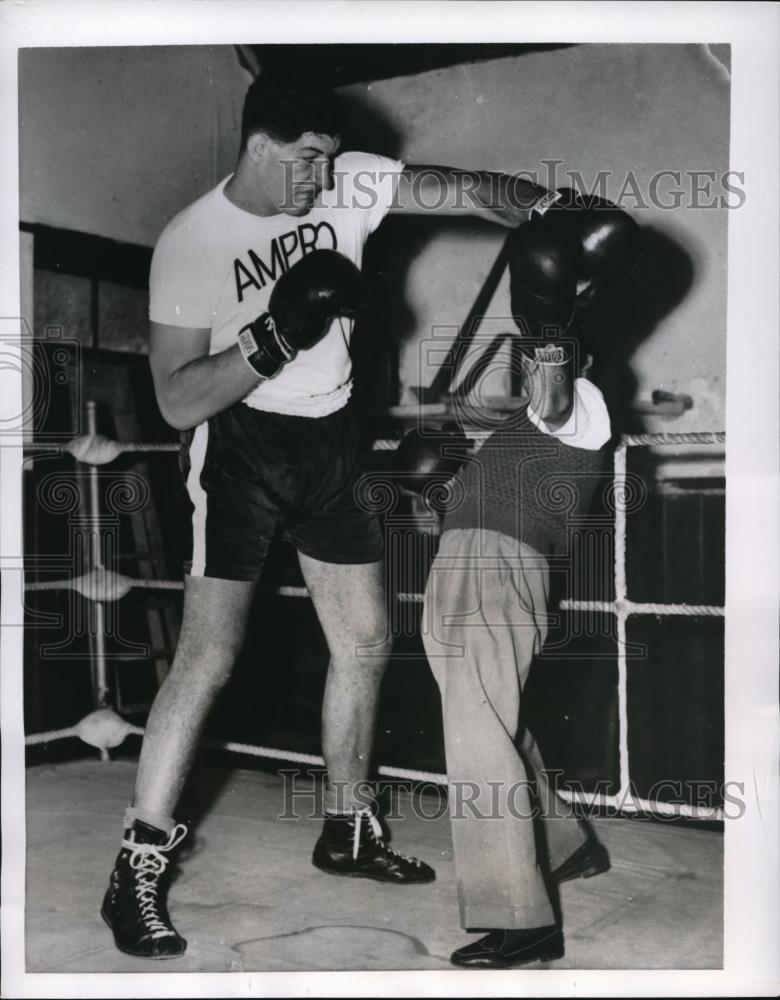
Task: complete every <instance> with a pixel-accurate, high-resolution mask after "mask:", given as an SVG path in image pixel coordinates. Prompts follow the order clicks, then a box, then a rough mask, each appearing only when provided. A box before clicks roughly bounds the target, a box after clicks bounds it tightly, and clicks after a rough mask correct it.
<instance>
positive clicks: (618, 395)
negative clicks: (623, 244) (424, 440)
mask: <svg viewBox="0 0 780 1000" xmlns="http://www.w3.org/2000/svg"><path fill="white" fill-rule="evenodd" d="M341 96H342V100H343V103H344V110H345V118H346V122H347V125H346V127H345V130H344V136H343V143H342V148H343V149H345V150H346V149H353V150H354V149H359V150H363V151H365V152H371V153H378V154H381V155H384V156H390V157H395V158H397V157H398V156H399V155H400V152H401V147H402V140H403V136H402V133H401V132H400V131H399V129H398V128H397V127H396V126H395V124H394V123H393V122H391V121H390V120H389V119H388V118H387V117H386V116H384V115H382V114H381V113H379V112H378V111H377V109H376V107H374V106H372V105H370V104H369V103H368V102H367V101H365V100H362V99H361V98H360V97H359V96H357V95H355V94H354V93H350V94H342V95H341ZM443 231H446V232H447V234H448V236H450V237H455V238H456V239H458V240H460V239H462V240H463V242H464V244H467V243H468V241H469V240H472V239H474V238H475V237H478V238H486V239H494V238H495V240H496V251H495V252H496V254H498V252H499V250H500V248H501V240H500V239H499V238H498V237H497V235H496V227H495V226H494V225H492V224H490V223H487V222H482V221H481V220H479V219H476V218H461V219H457V218H443V217H438V218H436V217H428V218H425V217H413V216H412V217H408V218H399V217H393V216H390V217H389V218H387V219H385V221H384V222H383V223H382V225H381V227H380V228H379V229H378V230H377V232H376V233H375V234H374V235H373V236H372V237H371V238H370V239H369V241H368V244H367V246H366V249H365V254H364V259H363V272H364V275H365V277H366V280H367V282H368V285H369V289H370V292H371V295H370V303H369V306H368V308H367V310H366V311H365V313H364V314H363V315H362V316H361V318H360V320H359V324H358V328H357V330H356V336H355V339H354V340H353V350H354V363H355V372H356V380H355V381H356V402H357V404H358V405H365V406H367V408H368V409H370V410H373V411H376V410H377V409H381V408H383V407H386V406H389V405H392V404H394V403H397V402H398V400H399V398H400V395H401V386H400V381H399V367H400V350H401V347H402V346H403V345H404V344H405V343H406V342H408V341H409V340H412V339H414V338H415V337H416V336H417V335H418V333H419V322H418V318H417V316H416V315H415V313H414V311H413V309H412V307H411V305H410V303H409V302H408V301H407V300H406V299H405V297H404V295H403V291H402V290H403V289H404V288H406V287H407V285H408V277H409V274H410V272H411V270H412V268H413V267H414V263H415V260H416V259H417V258H418V257H419V255H421V254H422V252H423V251H424V250H425V248H426V247H427V246H428V244H429V243H430V242H431V241H432V240H433V239H435V238H436V236H437V235H439V234H440V233H442V232H443ZM694 276H695V271H694V263H693V258H692V257H691V255H690V254H689V253H688V251H687V250H686V249H685V248H684V247H683V246H682V245H681V244H680V243H678V242H676V241H675V240H674V239H672V238H671V237H670V236H668V235H667V234H666V233H664V232H663V231H662V230H660V229H658V228H656V227H655V226H643V227H642V256H641V258H640V260H639V261H638V263H637V265H636V267H635V268H634V270H633V271H632V272H631V274H629V276H628V277H627V278H626V280H625V281H624V282H623V283H622V284H621V285H620V286H619V287H618V288H616V289H615V290H614V291H613V292H611V293H610V294H609V295H608V296H607V297H606V298H605V300H604V301H603V302H602V303H601V304H600V305H599V306H598V307H597V308H596V309H595V310H594V312H593V314H592V316H591V317H590V318H589V321H588V323H587V327H586V332H587V335H588V338H589V340H590V341H591V343H592V346H593V348H594V351H595V365H594V368H593V371H592V377H593V379H594V381H595V382H596V383H597V384H598V385H599V386H600V387H601V389H602V391H603V392H604V395H605V398H606V400H607V404H608V406H609V409H610V412H611V413H612V415H613V421H614V424H615V431H616V432H617V433H632V432H640V431H643V430H644V429H645V426H644V421H643V416H642V414H640V413H637V412H635V411H632V402H633V401H634V399H635V396H636V391H637V384H638V383H637V378H636V376H635V375H634V373H633V371H632V369H631V365H630V360H631V357H632V355H633V354H634V352H635V350H636V349H637V347H638V346H639V344H641V343H642V342H643V341H645V340H647V339H648V338H650V337H651V336H652V335H653V333H654V331H655V330H656V328H657V326H658V324H659V323H660V322H661V320H663V319H664V317H666V316H668V315H669V314H670V313H672V312H673V311H674V310H675V309H676V308H677V307H678V306H679V305H680V304H681V303H682V302H683V301H684V299H685V297H686V295H687V294H688V292H689V291H690V289H691V287H692V285H693V281H694ZM462 318H463V319H465V315H464V317H462Z"/></svg>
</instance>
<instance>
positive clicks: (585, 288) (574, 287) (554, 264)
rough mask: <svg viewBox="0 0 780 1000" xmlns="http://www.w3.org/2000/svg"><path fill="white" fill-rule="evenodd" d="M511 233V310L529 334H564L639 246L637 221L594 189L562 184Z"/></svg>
mask: <svg viewBox="0 0 780 1000" xmlns="http://www.w3.org/2000/svg"><path fill="white" fill-rule="evenodd" d="M554 194H555V195H557V198H555V200H553V193H550V195H547V196H545V198H544V199H543V200H542V201H541V202H540V207H539V208H538V209H536V210H535V209H532V210H531V213H530V217H529V221H528V223H527V224H525V225H523V226H520V227H519V228H518V229H516V230H514V231H513V232H512V233H511V234H510V237H509V281H510V296H511V303H512V315H513V317H514V319H515V322H516V323H517V325H518V327H519V328H520V330H521V333H524V334H527V335H529V336H531V337H533V338H534V339H543V340H544V339H546V338H549V337H550V336H560V335H565V334H566V333H567V332H569V331H570V329H571V328H572V327H573V325H574V324H575V320H577V319H579V318H581V317H582V315H583V313H584V311H585V310H586V309H587V308H589V307H590V306H592V305H593V303H594V302H595V301H597V300H598V299H599V298H600V297H601V296H602V295H603V294H604V293H605V292H606V291H608V290H609V289H610V288H612V287H613V286H614V285H616V284H617V283H618V282H619V281H621V280H622V279H623V278H624V277H625V276H626V275H627V274H628V272H629V271H630V270H631V268H632V267H633V266H634V264H635V263H636V261H637V259H638V257H639V253H640V235H639V226H638V225H637V224H636V222H635V221H634V220H633V219H632V218H631V217H630V216H629V215H627V214H626V213H625V212H624V211H623V210H622V209H620V208H618V207H617V206H616V205H613V204H612V203H611V202H609V201H606V200H605V199H603V198H599V197H597V196H596V195H580V194H578V192H576V191H574V190H572V189H571V188H563V189H561V190H560V191H557V192H555V193H554Z"/></svg>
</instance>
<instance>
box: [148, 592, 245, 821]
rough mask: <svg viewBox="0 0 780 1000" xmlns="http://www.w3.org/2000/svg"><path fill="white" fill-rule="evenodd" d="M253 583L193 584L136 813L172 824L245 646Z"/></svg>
mask: <svg viewBox="0 0 780 1000" xmlns="http://www.w3.org/2000/svg"><path fill="white" fill-rule="evenodd" d="M254 586H255V585H254V583H247V582H243V581H238V580H217V579H212V578H209V577H192V576H188V577H186V579H185V584H184V610H183V614H182V626H181V633H180V635H179V644H178V646H177V649H176V656H175V658H174V661H173V666H172V667H171V671H170V673H169V674H168V676H167V677H166V678H165V682H164V683H163V685H162V687H161V688H160V690H159V692H158V694H157V697H156V698H155V701H154V705H153V706H152V710H151V712H150V713H149V719H148V721H147V723H146V731H145V733H144V741H143V746H142V748H141V758H140V761H139V764H138V775H137V778H136V784H135V797H134V800H133V805H134V807H135V808H136V809H137V810H138V811H139V813H150V814H158V815H161V816H171V815H172V814H173V812H174V810H175V808H176V803H177V801H178V798H179V795H180V794H181V790H182V787H183V786H184V783H185V781H186V779H187V774H188V772H189V769H190V766H191V764H192V759H193V756H194V754H195V750H196V747H197V742H198V737H199V735H200V731H201V729H202V726H203V723H204V721H205V719H206V716H207V714H208V712H209V709H210V708H211V707H212V705H213V704H214V701H215V699H216V697H217V695H218V694H219V692H220V690H221V689H222V687H223V686H224V684H225V682H226V681H227V679H228V677H229V676H230V673H231V670H232V668H233V664H234V662H235V660H236V657H237V656H238V654H239V652H240V651H241V645H242V643H243V641H244V634H245V631H246V623H247V619H248V616H249V608H250V605H251V601H252V596H253V592H254Z"/></svg>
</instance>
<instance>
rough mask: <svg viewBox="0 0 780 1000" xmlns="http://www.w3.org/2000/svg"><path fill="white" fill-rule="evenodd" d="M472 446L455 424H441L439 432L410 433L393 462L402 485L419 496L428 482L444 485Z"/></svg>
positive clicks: (402, 442) (405, 437)
mask: <svg viewBox="0 0 780 1000" xmlns="http://www.w3.org/2000/svg"><path fill="white" fill-rule="evenodd" d="M473 443H474V442H473V441H471V440H470V439H469V438H467V437H466V435H465V434H464V433H463V431H462V430H461V429H460V427H458V425H457V424H455V423H447V424H444V425H443V426H442V427H441V428H440V429H439V430H438V431H425V432H424V433H423V432H422V431H421V430H419V429H418V428H415V429H414V430H411V431H409V432H408V433H407V434H405V435H404V437H403V438H402V439H401V443H400V444H399V445H398V448H397V449H396V452H395V460H394V462H393V468H394V471H395V472H396V474H397V476H398V480H399V482H400V484H401V486H403V487H405V488H406V489H407V490H411V491H412V492H414V493H422V492H423V491H424V490H425V488H426V487H427V486H428V485H430V484H431V483H442V482H446V481H447V480H448V479H451V478H452V477H453V476H454V475H455V473H456V472H457V471H458V469H459V468H460V467H461V465H463V462H464V460H465V457H466V453H467V452H468V450H469V448H471V447H472V446H473Z"/></svg>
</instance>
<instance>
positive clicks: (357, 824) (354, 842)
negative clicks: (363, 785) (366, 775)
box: [311, 809, 436, 885]
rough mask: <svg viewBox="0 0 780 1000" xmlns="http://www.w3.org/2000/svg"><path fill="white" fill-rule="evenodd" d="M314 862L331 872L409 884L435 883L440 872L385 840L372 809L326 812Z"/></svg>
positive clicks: (378, 880)
mask: <svg viewBox="0 0 780 1000" xmlns="http://www.w3.org/2000/svg"><path fill="white" fill-rule="evenodd" d="M311 860H312V864H313V865H314V866H315V867H316V868H319V869H320V871H323V872H327V873H328V874H329V875H348V876H351V877H352V878H371V879H375V880H376V881H377V882H395V883H397V884H398V885H406V884H413V883H421V882H433V880H434V879H435V878H436V872H435V871H434V870H433V868H431V867H430V865H426V864H425V862H424V861H418V860H417V858H407V857H404V855H403V854H398V852H397V851H394V850H392V849H391V848H390V847H388V846H387V844H386V843H385V842H384V840H383V839H382V827H381V825H380V823H379V821H378V820H377V819H376V817H375V816H374V815H373V814H372V812H371V809H360V810H357V811H355V812H351V813H331V814H326V816H325V824H324V826H323V828H322V833H321V834H320V838H319V840H318V841H317V844H316V846H315V848H314V854H313V855H312V859H311Z"/></svg>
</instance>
